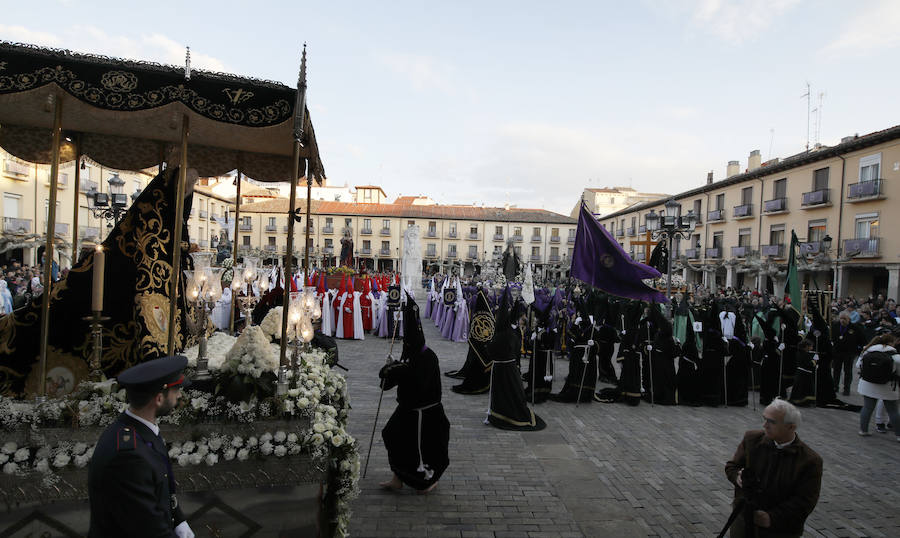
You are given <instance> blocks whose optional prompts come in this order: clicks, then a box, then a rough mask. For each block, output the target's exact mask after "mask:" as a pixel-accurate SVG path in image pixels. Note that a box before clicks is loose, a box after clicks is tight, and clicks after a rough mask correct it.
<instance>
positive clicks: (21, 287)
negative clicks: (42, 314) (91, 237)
mask: <svg viewBox="0 0 900 538" xmlns="http://www.w3.org/2000/svg"><path fill="white" fill-rule="evenodd" d="M0 271H2V277H0V280H2V282H3V283H4V284H5V286H3V285H0V287H5V290H2V289H0V295H3V296H5V295H6V293H5V292H7V291H8V292H9V297H8V299H9V301H5V300H2V299H3V297H0V314H8V313H9V303H11V304H12V308H13V309H16V308H19V307H21V306H24V305H25V303H26V302H27V301H28V300H29V298H31V297H35V296H38V295H40V294H41V293H42V292H43V291H44V274H43V270H42V268H41V266H40V265H25V264H21V263H19V262H17V261H14V262H10V263H6V264H0ZM51 271H52V276H51V278H52V279H53V280H54V281H57V280H60V279H63V278H65V277H66V274H67V273H68V271H69V270H68V269H63V270H62V271H60V270H59V265H58V264H57V263H56V262H54V263H53V267H52V269H51Z"/></svg>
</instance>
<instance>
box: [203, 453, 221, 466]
mask: <svg viewBox="0 0 900 538" xmlns="http://www.w3.org/2000/svg"><path fill="white" fill-rule="evenodd" d="M204 460H205V461H206V464H207V465H209V466H210V467H211V466H213V465H215V464H217V463H219V456H217V455H215V454H207V455H206V458H204Z"/></svg>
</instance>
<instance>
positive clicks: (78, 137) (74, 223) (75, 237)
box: [72, 134, 81, 265]
mask: <svg viewBox="0 0 900 538" xmlns="http://www.w3.org/2000/svg"><path fill="white" fill-rule="evenodd" d="M72 141H73V142H74V143H75V189H74V190H75V193H74V194H75V201H74V202H72V210H73V215H72V265H75V262H77V261H78V253H79V252H81V249H80V248H78V207H79V205H80V204H79V203H78V202H79V201H80V200H79V196H78V195H79V190H80V189H81V166H80V164H81V135H80V134H79V135H76V136H74V137H73V139H72Z"/></svg>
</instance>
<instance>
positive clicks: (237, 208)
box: [228, 170, 241, 334]
mask: <svg viewBox="0 0 900 538" xmlns="http://www.w3.org/2000/svg"><path fill="white" fill-rule="evenodd" d="M240 218H241V171H240V170H238V173H237V195H236V198H235V200H234V244H232V245H231V275H232V276H231V278H232V279H234V276H235V275H237V257H238V232H239V231H240V225H239V224H238V221H239V220H240ZM235 304H237V290H235V289H232V290H231V308H230V309H229V312H228V334H234V305H235Z"/></svg>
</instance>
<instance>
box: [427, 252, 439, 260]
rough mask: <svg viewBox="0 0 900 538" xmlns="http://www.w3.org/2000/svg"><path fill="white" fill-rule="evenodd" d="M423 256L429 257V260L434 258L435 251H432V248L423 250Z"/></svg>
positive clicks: (435, 256) (435, 255)
mask: <svg viewBox="0 0 900 538" xmlns="http://www.w3.org/2000/svg"><path fill="white" fill-rule="evenodd" d="M425 257H426V258H428V259H430V260H433V259H434V258H437V251H434V250H426V251H425Z"/></svg>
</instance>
